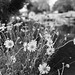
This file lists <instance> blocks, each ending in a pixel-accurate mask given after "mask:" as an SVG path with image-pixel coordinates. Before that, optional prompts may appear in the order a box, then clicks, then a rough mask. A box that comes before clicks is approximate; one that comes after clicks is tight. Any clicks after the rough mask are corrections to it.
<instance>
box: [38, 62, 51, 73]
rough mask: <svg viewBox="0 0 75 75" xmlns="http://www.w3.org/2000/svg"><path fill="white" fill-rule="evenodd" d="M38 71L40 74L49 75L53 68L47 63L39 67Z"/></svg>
mask: <svg viewBox="0 0 75 75" xmlns="http://www.w3.org/2000/svg"><path fill="white" fill-rule="evenodd" d="M38 69H39V71H40V74H47V73H48V72H49V71H50V69H51V68H50V67H49V66H48V65H47V63H43V64H40V65H39V67H38Z"/></svg>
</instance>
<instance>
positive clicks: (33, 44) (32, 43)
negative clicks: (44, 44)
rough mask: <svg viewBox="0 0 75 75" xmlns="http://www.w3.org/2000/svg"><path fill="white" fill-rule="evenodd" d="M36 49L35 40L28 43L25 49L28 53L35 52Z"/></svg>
mask: <svg viewBox="0 0 75 75" xmlns="http://www.w3.org/2000/svg"><path fill="white" fill-rule="evenodd" d="M36 48H37V41H36V40H31V42H29V43H28V45H27V49H28V50H29V51H30V52H33V51H35V50H36Z"/></svg>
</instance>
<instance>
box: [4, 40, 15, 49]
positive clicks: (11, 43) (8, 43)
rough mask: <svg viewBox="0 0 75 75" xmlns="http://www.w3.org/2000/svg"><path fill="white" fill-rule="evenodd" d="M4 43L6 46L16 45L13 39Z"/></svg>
mask: <svg viewBox="0 0 75 75" xmlns="http://www.w3.org/2000/svg"><path fill="white" fill-rule="evenodd" d="M4 45H5V47H6V48H12V47H13V46H14V42H13V41H12V40H6V41H5V42H4Z"/></svg>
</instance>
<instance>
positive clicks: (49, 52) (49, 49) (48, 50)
mask: <svg viewBox="0 0 75 75" xmlns="http://www.w3.org/2000/svg"><path fill="white" fill-rule="evenodd" d="M54 52H55V49H54V48H53V47H52V48H51V47H49V48H48V49H47V51H46V54H47V55H50V56H51V55H52V54H53V53H54Z"/></svg>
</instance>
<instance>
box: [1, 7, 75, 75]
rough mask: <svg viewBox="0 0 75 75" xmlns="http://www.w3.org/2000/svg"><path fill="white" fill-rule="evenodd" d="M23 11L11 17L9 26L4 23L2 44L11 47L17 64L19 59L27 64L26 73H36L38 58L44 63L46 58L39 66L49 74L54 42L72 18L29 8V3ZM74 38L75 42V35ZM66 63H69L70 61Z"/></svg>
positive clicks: (4, 47) (42, 72) (11, 55)
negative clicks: (29, 10) (33, 71)
mask: <svg viewBox="0 0 75 75" xmlns="http://www.w3.org/2000/svg"><path fill="white" fill-rule="evenodd" d="M19 12H20V15H19V16H17V15H16V16H12V17H11V18H10V21H9V23H7V26H5V24H0V32H1V33H0V34H1V35H0V38H1V39H0V46H1V47H2V49H4V50H3V51H5V49H7V50H8V51H5V53H6V57H8V56H9V57H10V60H11V61H12V63H14V64H15V65H16V64H17V63H16V62H18V63H20V64H21V65H22V66H23V70H21V72H22V71H24V70H26V69H29V70H26V71H25V72H27V73H26V74H25V75H30V74H31V73H32V72H31V71H32V70H33V69H34V68H35V65H37V64H36V61H37V60H38V62H39V60H41V61H40V63H41V62H44V63H42V64H39V66H38V70H39V72H40V75H41V74H48V72H50V71H51V67H50V66H49V65H47V61H48V60H50V59H48V58H49V57H51V56H52V55H53V54H54V53H55V47H54V45H55V43H57V39H58V36H59V37H60V35H63V36H64V34H66V33H63V34H61V33H62V31H61V30H60V27H61V26H62V25H63V24H67V23H68V18H66V17H64V16H63V14H57V15H56V13H51V14H50V13H43V14H41V13H40V14H36V13H35V12H32V11H31V12H28V10H27V7H26V6H24V7H23V8H22V9H20V10H19ZM73 15H74V14H73ZM71 33H72V32H71ZM71 33H70V34H71ZM55 35H57V38H56V40H54V41H53V39H54V36H55ZM66 36H67V35H66ZM68 36H69V35H68ZM68 36H67V37H68ZM3 37H4V38H3ZM62 40H63V39H62ZM72 41H73V42H74V44H75V39H74V40H72ZM59 42H60V44H61V43H62V42H61V40H60V39H58V43H59ZM58 43H57V45H58ZM2 45H3V46H2ZM63 46H64V45H63ZM60 48H61V47H60ZM8 54H9V55H8ZM38 62H37V63H38ZM45 62H46V63H45ZM10 66H12V64H10ZM66 67H69V65H68V64H66ZM13 68H14V67H13ZM36 68H37V67H36ZM30 69H31V70H30ZM35 70H36V69H35ZM12 71H14V70H12ZM15 71H17V70H15ZM15 71H14V72H15ZM28 71H29V72H28ZM12 74H13V73H12ZM31 75H34V74H31Z"/></svg>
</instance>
